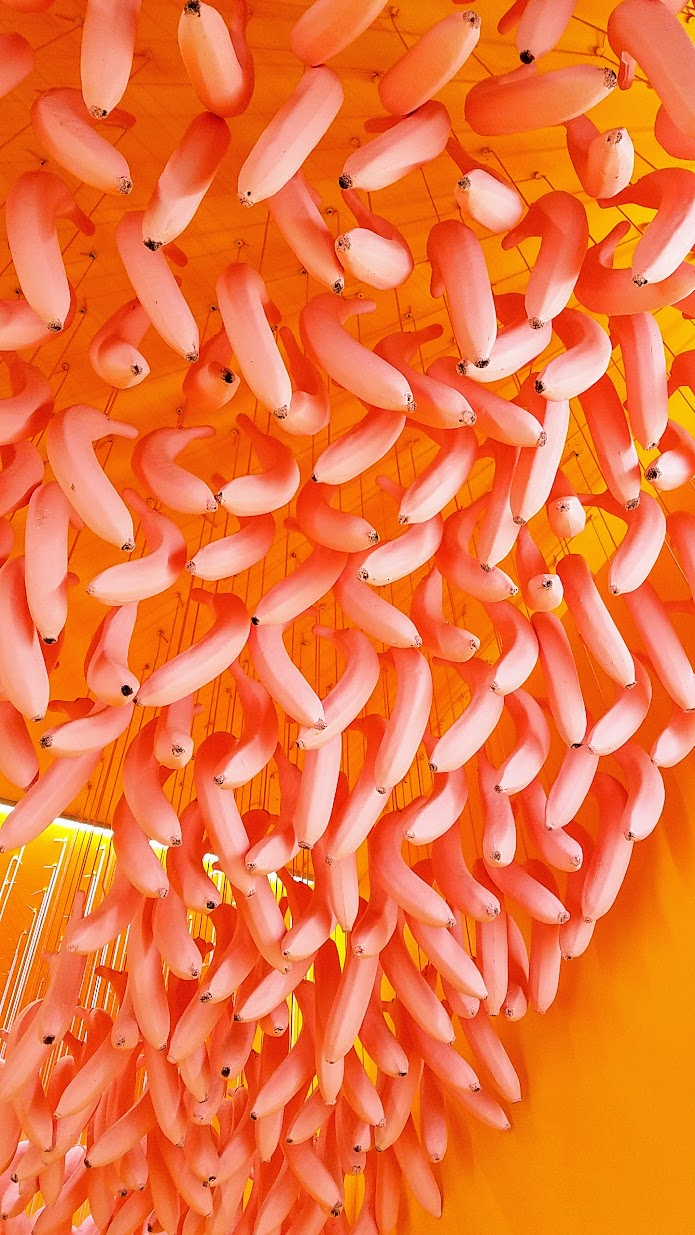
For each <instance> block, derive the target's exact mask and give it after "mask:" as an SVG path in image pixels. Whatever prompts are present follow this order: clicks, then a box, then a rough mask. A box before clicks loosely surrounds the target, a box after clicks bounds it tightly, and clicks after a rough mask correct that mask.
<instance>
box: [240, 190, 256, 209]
mask: <svg viewBox="0 0 695 1235" xmlns="http://www.w3.org/2000/svg"><path fill="white" fill-rule="evenodd" d="M237 196H238V198H239V205H240V206H244V207H245V209H247V210H250V209H251V207H252V206H253V198H252V197H251V190H250V189H247V190H246V192H245V193H239V194H237Z"/></svg>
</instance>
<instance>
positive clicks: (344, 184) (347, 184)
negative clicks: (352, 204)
mask: <svg viewBox="0 0 695 1235" xmlns="http://www.w3.org/2000/svg"><path fill="white" fill-rule="evenodd" d="M338 184H339V185H340V188H341V189H343V190H344V189H351V188H352V176H348V175H346V174H345V172H343V174H342V176H338Z"/></svg>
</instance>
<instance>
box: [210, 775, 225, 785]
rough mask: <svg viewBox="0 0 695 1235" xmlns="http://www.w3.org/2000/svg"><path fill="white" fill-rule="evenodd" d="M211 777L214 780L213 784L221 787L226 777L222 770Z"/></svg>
mask: <svg viewBox="0 0 695 1235" xmlns="http://www.w3.org/2000/svg"><path fill="white" fill-rule="evenodd" d="M212 779H213V780H214V782H215V784H216V785H219V786H220V788H221V787H222V785H223V784H224V782H225V780H226V779H227V778H226V776H225V774H224V772H220V773H219V774H218V775H217V776H213V778H212Z"/></svg>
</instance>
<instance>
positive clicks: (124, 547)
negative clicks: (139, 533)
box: [121, 537, 135, 553]
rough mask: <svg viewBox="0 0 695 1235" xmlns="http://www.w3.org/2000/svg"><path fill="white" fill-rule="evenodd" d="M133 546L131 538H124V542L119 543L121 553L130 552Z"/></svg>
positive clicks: (133, 542)
mask: <svg viewBox="0 0 695 1235" xmlns="http://www.w3.org/2000/svg"><path fill="white" fill-rule="evenodd" d="M134 548H135V541H134V540H133V539H132V537H131V539H130V540H126V542H125V544H123V545H121V553H132V552H133V549H134Z"/></svg>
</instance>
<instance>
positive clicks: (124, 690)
mask: <svg viewBox="0 0 695 1235" xmlns="http://www.w3.org/2000/svg"><path fill="white" fill-rule="evenodd" d="M132 693H133V688H132V686H121V694H122V695H123V698H124V699H128V698H129V697H130V695H132Z"/></svg>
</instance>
